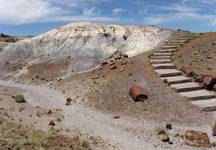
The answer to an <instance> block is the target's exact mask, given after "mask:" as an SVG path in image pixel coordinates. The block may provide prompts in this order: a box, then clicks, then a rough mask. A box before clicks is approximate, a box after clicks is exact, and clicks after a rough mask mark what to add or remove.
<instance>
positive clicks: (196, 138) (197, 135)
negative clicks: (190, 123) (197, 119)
mask: <svg viewBox="0 0 216 150" xmlns="http://www.w3.org/2000/svg"><path fill="white" fill-rule="evenodd" d="M184 140H185V143H186V144H188V145H190V146H195V147H202V148H210V147H211V144H210V140H209V137H208V134H207V133H205V132H200V131H193V130H187V131H186V133H185V134H184Z"/></svg>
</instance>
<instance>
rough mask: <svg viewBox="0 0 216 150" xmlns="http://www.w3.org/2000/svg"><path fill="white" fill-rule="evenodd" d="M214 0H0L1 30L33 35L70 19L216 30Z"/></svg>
mask: <svg viewBox="0 0 216 150" xmlns="http://www.w3.org/2000/svg"><path fill="white" fill-rule="evenodd" d="M215 8H216V0H0V32H2V33H5V34H12V35H36V34H40V33H43V32H46V31H48V30H50V29H52V28H56V27H59V26H62V25H64V24H67V23H71V22H78V21H79V22H80V21H90V22H98V23H117V24H138V25H157V26H161V27H164V28H171V29H177V28H182V29H187V30H190V31H195V32H208V31H216V9H215Z"/></svg>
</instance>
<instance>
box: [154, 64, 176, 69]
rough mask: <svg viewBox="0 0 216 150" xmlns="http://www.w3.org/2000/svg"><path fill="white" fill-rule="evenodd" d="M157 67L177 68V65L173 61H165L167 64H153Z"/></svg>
mask: <svg viewBox="0 0 216 150" xmlns="http://www.w3.org/2000/svg"><path fill="white" fill-rule="evenodd" d="M152 66H153V67H154V68H155V69H176V66H175V65H174V64H171V63H165V64H153V65H152Z"/></svg>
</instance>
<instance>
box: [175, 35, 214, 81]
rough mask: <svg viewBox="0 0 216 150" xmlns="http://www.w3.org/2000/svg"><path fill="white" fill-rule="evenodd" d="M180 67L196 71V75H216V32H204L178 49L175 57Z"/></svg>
mask: <svg viewBox="0 0 216 150" xmlns="http://www.w3.org/2000/svg"><path fill="white" fill-rule="evenodd" d="M173 60H174V63H175V64H176V66H177V67H178V68H179V69H182V70H185V71H186V72H192V71H193V72H194V73H195V75H194V77H197V76H202V75H209V74H211V75H216V63H215V62H216V33H212V32H210V33H204V34H201V36H200V37H198V38H196V39H195V40H193V41H191V42H189V43H187V44H185V46H184V47H181V48H179V49H178V51H177V53H176V54H175V56H174V57H173Z"/></svg>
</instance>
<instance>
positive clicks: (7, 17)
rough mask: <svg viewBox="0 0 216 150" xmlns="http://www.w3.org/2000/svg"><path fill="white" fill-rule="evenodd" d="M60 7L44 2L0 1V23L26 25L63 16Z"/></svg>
mask: <svg viewBox="0 0 216 150" xmlns="http://www.w3.org/2000/svg"><path fill="white" fill-rule="evenodd" d="M61 13H63V10H62V9H61V8H60V7H55V6H52V5H51V4H50V3H49V2H46V1H43V0H10V1H9V0H0V23H3V24H4V23H24V22H33V21H35V20H39V19H43V18H45V17H48V16H50V15H52V14H61Z"/></svg>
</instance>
